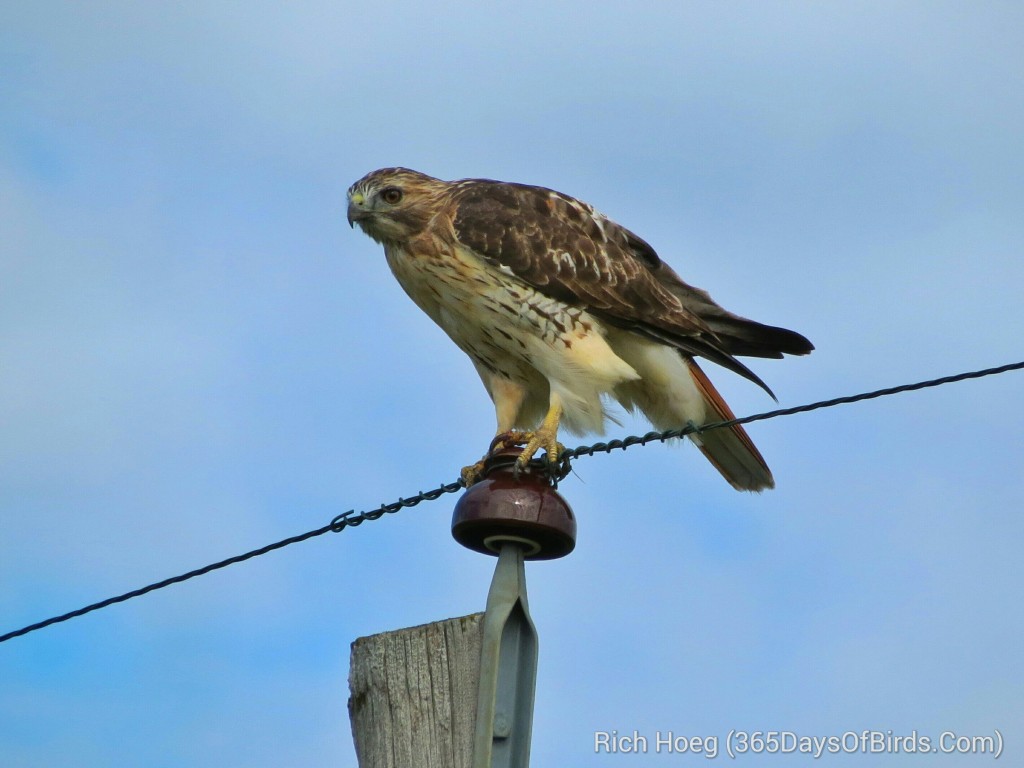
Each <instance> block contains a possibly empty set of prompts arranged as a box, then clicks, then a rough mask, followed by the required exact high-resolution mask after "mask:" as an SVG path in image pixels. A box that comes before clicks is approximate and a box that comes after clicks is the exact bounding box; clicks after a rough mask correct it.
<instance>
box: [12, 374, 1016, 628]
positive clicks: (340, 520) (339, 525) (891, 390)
mask: <svg viewBox="0 0 1024 768" xmlns="http://www.w3.org/2000/svg"><path fill="white" fill-rule="evenodd" d="M1022 368H1024V361H1021V362H1019V363H1009V364H1007V365H1001V366H998V367H996V368H985V369H982V370H979V371H969V372H966V373H958V374H955V375H953V376H943V377H941V378H938V379H929V380H927V381H919V382H915V383H913V384H902V385H900V386H896V387H886V388H885V389H876V390H874V391H872V392H863V393H860V394H857V395H847V396H845V397H836V398H832V399H831V400H819V401H818V402H815V403H808V404H806V405H798V406H795V407H792V408H779V409H777V410H774V411H765V412H764V413H757V414H754V415H752V416H744V417H743V418H739V419H731V420H729V421H718V422H715V423H713V424H705V425H703V426H701V427H696V426H692V425H691V426H687V427H684V428H682V429H669V430H664V431H662V432H648V433H647V434H646V435H642V436H638V435H630V436H629V437H624V438H620V439H615V440H610V441H608V442H599V443H594V444H592V445H581V446H579V447H577V448H571V449H569V450H566V451H564V452H563V453H562V456H561V457H560V462H561V471H560V472H559V473H558V474H559V475H561V476H564V473H568V468H569V461H570V460H572V459H577V458H580V457H581V456H593V455H594V454H595V453H610V452H611V451H614V450H625V449H627V448H629V447H631V446H634V445H647V444H648V443H652V442H664V441H666V440H671V439H673V438H677V437H683V436H685V435H690V434H694V433H696V434H700V433H703V432H710V431H711V430H714V429H722V428H725V427H732V426H736V425H738V424H750V423H752V422H755V421H767V420H768V419H774V418H777V417H779V416H792V415H794V414H797V413H808V412H810V411H816V410H819V409H821V408H832V407H835V406H837V405H847V404H850V403H859V402H862V401H864V400H874V399H876V398H879V397H888V396H889V395H897V394H900V393H902V392H914V391H917V390H921V389H929V388H932V387H939V386H943V385H945V384H953V383H955V382H959V381H967V380H968V379H980V378H983V377H985V376H994V375H997V374H1001V373H1008V372H1009V371H1017V370H1020V369H1022ZM462 487H463V483H462V481H461V480H457V481H454V482H451V483H445V484H442V485H441V486H439V487H438V488H435V489H433V490H430V491H420V492H419V493H417V494H416V495H415V496H411V497H409V498H399V499H398V501H394V502H391V503H390V504H381V505H380V506H379V507H377V508H375V509H372V510H368V511H363V512H356V511H355V510H349V511H348V512H343V513H342V514H340V515H338V516H337V517H335V518H334V519H333V520H331V522H330V523H328V524H327V525H325V526H322V527H320V528H316V529H314V530H312V531H307V532H306V533H301V534H299V535H297V536H290V537H288V538H287V539H282V540H281V541H277V542H274V543H273V544H267V545H266V546H264V547H260V548H259V549H254V550H252V551H250V552H246V553H245V554H242V555H235V556H234V557H229V558H227V559H226V560H220V561H219V562H216V563H211V564H210V565H205V566H203V567H202V568H196V569H195V570H192V571H188V572H187V573H183V574H181V575H179V576H172V577H171V578H168V579H164V580H162V581H157V582H154V583H153V584H149V585H148V586H145V587H140V588H139V589H133V590H132V591H130V592H125V593H124V594H122V595H117V596H116V597H109V598H107V599H106V600H101V601H100V602H98V603H92V604H91V605H86V606H84V607H82V608H78V609H77V610H74V611H70V612H68V613H64V614H61V615H60V616H53V617H51V618H49V619H45V620H44V621H40V622H36V623H35V624H30V625H28V626H26V627H22V628H21V629H16V630H14V631H13V632H8V633H6V634H4V635H0V643H3V642H6V641H8V640H12V639H13V638H15V637H21V636H22V635H27V634H29V633H30V632H35V631H36V630H39V629H43V628H44V627H49V626H51V625H53V624H59V623H61V622H64V621H69V620H70V619H75V618H78V617H79V616H84V615H85V614H87V613H92V612H93V611H98V610H100V609H101V608H106V607H108V606H111V605H115V604H116V603H123V602H125V601H126V600H131V599H132V598H135V597H141V596H142V595H145V594H148V593H150V592H155V591H156V590H158V589H163V588H164V587H169V586H171V585H172V584H180V583H181V582H183V581H188V580H189V579H194V578H196V577H197V576H204V575H205V574H207V573H210V572H212V571H216V570H220V569H221V568H227V567H228V566H229V565H234V564H235V563H241V562H244V561H245V560H250V559H252V558H254V557H259V556H260V555H265V554H267V553H268V552H273V551H274V550H276V549H282V548H284V547H287V546H289V545H291V544H298V543H299V542H300V541H306V540H307V539H312V538H315V537H317V536H322V535H323V534H325V533H340V532H341V531H343V530H345V529H346V528H355V527H356V526H358V525H361V524H362V523H364V522H366V521H367V520H377V519H378V518H380V517H382V516H384V515H385V514H391V513H394V512H398V511H399V510H401V509H404V508H406V507H414V506H416V505H417V504H420V503H421V502H424V501H433V500H434V499H437V498H439V497H441V496H443V495H445V494H447V493H454V492H455V491H457V490H459V489H460V488H462Z"/></svg>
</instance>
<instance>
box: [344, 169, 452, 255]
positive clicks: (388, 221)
mask: <svg viewBox="0 0 1024 768" xmlns="http://www.w3.org/2000/svg"><path fill="white" fill-rule="evenodd" d="M446 188H447V185H446V184H445V183H444V182H443V181H441V180H440V179H435V178H434V177H433V176H427V175H426V174H424V173H419V172H418V171H411V170H409V169H408V168H381V169H380V170H378V171H373V172H372V173H368V174H366V175H365V176H363V178H361V179H360V180H359V181H357V182H356V183H355V184H353V185H352V186H351V187H349V189H348V223H349V226H355V225H356V224H358V225H359V227H360V229H362V230H363V232H365V233H366V234H368V235H369V236H370V237H372V238H373V239H374V240H376V241H377V242H378V243H379V242H383V241H390V242H401V241H404V240H408V239H409V238H410V237H413V236H414V235H416V234H418V233H419V232H420V231H422V230H423V228H424V227H426V225H427V223H428V222H429V221H430V219H431V217H432V216H433V215H434V213H435V212H436V207H435V201H436V199H437V196H438V195H439V194H440V193H441V192H443V191H444V190H445V189H446Z"/></svg>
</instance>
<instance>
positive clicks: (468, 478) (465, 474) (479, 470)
mask: <svg viewBox="0 0 1024 768" xmlns="http://www.w3.org/2000/svg"><path fill="white" fill-rule="evenodd" d="M486 459H487V457H486V456H484V458H482V459H480V461H478V462H477V463H476V464H470V465H469V466H468V467H463V468H462V471H461V472H460V473H459V474H460V475H461V477H462V484H463V485H464V486H466V487H467V488H469V487H470V486H471V485H473V484H474V483H476V482H477V481H478V480H480V477H481V476H482V475H483V473H484V461H485V460H486Z"/></svg>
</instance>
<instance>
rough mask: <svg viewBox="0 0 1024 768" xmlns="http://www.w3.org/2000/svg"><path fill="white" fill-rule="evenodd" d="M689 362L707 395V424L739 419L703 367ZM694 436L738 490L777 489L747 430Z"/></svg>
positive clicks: (693, 373) (704, 452)
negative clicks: (705, 373)
mask: <svg viewBox="0 0 1024 768" xmlns="http://www.w3.org/2000/svg"><path fill="white" fill-rule="evenodd" d="M686 363H687V366H688V368H689V370H690V375H691V376H692V377H693V383H694V384H696V385H697V389H699V390H700V392H701V394H702V395H703V396H704V402H705V404H706V406H707V411H708V417H707V419H706V422H705V423H709V424H710V423H712V422H715V421H729V420H730V419H735V418H736V416H735V415H734V414H733V412H732V409H730V408H729V406H728V404H726V402H725V400H723V399H722V396H721V395H720V394H718V390H716V389H715V388H714V386H713V385H712V384H711V381H710V380H709V379H708V377H707V376H705V375H704V371H702V370H701V369H700V366H698V365H697V363H696V362H695V361H694V360H692V359H687V360H686ZM693 437H694V438H696V439H695V440H694V442H696V443H697V446H698V447H699V448H700V450H701V453H703V454H704V455H705V456H706V457H707V459H708V461H710V462H711V463H712V464H713V465H714V467H715V469H717V470H718V471H719V472H721V473H722V477H724V478H725V479H726V480H728V481H729V484H730V485H731V486H732V487H733V488H735V489H736V490H738V491H763V490H765V489H766V488H774V487H775V479H774V478H773V477H772V472H771V470H770V469H768V464H767V463H766V462H765V460H764V457H763V456H761V452H760V451H758V450H757V447H756V446H755V445H754V441H753V440H751V439H750V435H748V434H747V432H746V430H745V429H743V427H741V426H738V425H737V426H734V427H722V428H720V429H713V430H711V431H710V432H706V433H704V434H701V435H694V436H693Z"/></svg>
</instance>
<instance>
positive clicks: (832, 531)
mask: <svg viewBox="0 0 1024 768" xmlns="http://www.w3.org/2000/svg"><path fill="white" fill-rule="evenodd" d="M1021 30H1024V11H1022V9H1021V8H1020V7H1019V6H1017V5H1016V4H1011V3H997V2H991V3H975V4H962V3H941V2H931V3H899V4H892V3H872V2H867V3H857V4H852V3H851V4H839V3H809V2H794V3H752V2H748V3H730V4H724V3H710V2H709V3H690V2H686V3H668V2H664V3H662V2H659V3H649V4H646V6H645V7H644V8H638V7H634V6H630V7H628V8H627V7H626V6H625V5H622V4H611V3H582V2H565V3H558V4H552V3H533V2H520V3H515V4H511V3H502V4H493V5H492V4H470V3H462V2H447V3H433V4H420V3H410V2H406V1H405V0H399V1H398V2H393V3H378V4H372V5H371V4H354V3H296V4H289V5H288V6H287V7H281V6H279V5H275V4H269V3H245V4H241V3H215V4H207V3H179V4H176V5H173V6H171V5H160V4H138V3H104V4H101V5H98V6H93V7H87V6H84V5H82V4H77V3H47V2H40V3H33V4H31V5H30V4H25V3H22V4H13V3H7V4H5V5H4V6H3V8H2V10H0V71H2V72H3V76H2V77H0V233H2V236H0V504H2V508H0V515H2V517H0V520H2V531H3V534H2V536H0V623H2V626H0V630H3V631H7V630H9V629H14V628H17V627H20V626H22V625H24V624H28V623H31V622H33V621H36V620H39V619H42V618H45V617H47V616H49V615H51V614H54V613H61V612H64V611H66V610H70V609H73V608H76V607H78V606H80V605H83V604H85V603H89V602H92V601H94V600H97V599H101V598H103V597H106V596H108V595H110V594H115V593H120V592H123V591H126V590H128V589H132V588H134V587H137V586H141V585H143V584H146V583H149V582H151V581H155V580H158V579H161V578H164V577H166V576H170V575H173V574H175V573H179V572H182V571H185V570H189V569H191V568H194V567H197V566H200V565H203V564H205V563H207V562H210V561H212V560H217V559H220V558H223V557H227V556H230V555H233V554H237V553H239V552H243V551H245V550H248V549H251V548H254V547H258V546H261V545H263V544H265V543H268V542H271V541H275V540H277V539H281V538H284V537H286V536H289V535H292V534H295V533H300V532H302V531H306V530H309V529H311V528H315V527H319V526H320V525H322V524H324V523H325V522H327V521H328V520H330V519H331V518H332V517H333V516H334V515H336V514H338V513H339V512H342V511H344V510H346V509H349V508H357V509H361V508H367V507H372V506H375V505H377V504H379V503H381V502H386V501H391V500H393V499H395V498H397V497H398V496H401V495H406V496H407V495H410V494H411V493H414V492H415V491H417V490H419V489H421V488H427V487H432V486H436V485H439V484H440V483H441V482H446V481H449V480H451V479H453V478H454V477H455V476H457V473H458V469H459V467H461V466H462V465H464V464H466V463H468V462H469V461H471V460H473V459H475V458H476V457H477V456H478V455H479V454H480V453H481V451H482V450H483V448H484V447H485V445H486V442H487V440H488V439H489V437H490V433H491V430H492V422H493V413H492V409H491V406H490V403H489V401H488V399H487V397H486V394H485V393H484V391H483V388H482V387H481V385H480V383H479V381H478V380H477V378H476V375H475V373H474V372H473V369H472V367H471V365H470V363H469V361H468V359H466V358H465V357H464V356H463V355H462V353H461V352H459V351H458V350H457V349H456V348H455V347H454V346H453V345H452V344H451V343H450V342H449V341H448V340H447V339H446V338H445V337H444V335H443V333H442V332H441V331H439V330H438V329H437V328H435V327H433V325H432V324H431V323H430V321H429V320H428V319H427V318H426V317H425V316H423V315H422V314H421V313H420V312H419V310H418V309H417V308H416V307H415V306H413V305H412V303H411V302H410V301H409V300H408V299H407V298H406V297H405V296H404V294H403V293H402V291H401V290H400V289H399V287H398V285H397V284H396V283H395V282H394V280H393V278H392V277H391V276H390V274H389V273H388V270H387V267H386V265H385V263H384V260H383V258H382V254H381V253H380V251H379V248H378V247H377V246H376V245H375V244H374V243H372V242H371V241H370V240H369V239H368V238H366V237H364V236H362V235H360V234H359V233H358V232H352V231H350V230H349V229H348V227H347V225H346V223H345V215H344V214H345V212H344V193H345V190H346V188H347V187H348V186H349V184H351V183H352V182H353V181H354V180H356V179H357V178H359V177H361V176H362V175H363V174H364V173H366V172H368V171H370V170H372V169H374V168H377V167H381V166H388V165H405V166H409V167H412V168H416V169H418V170H421V171H424V172H427V173H430V174H432V175H435V176H439V177H442V178H461V177H467V176H485V177H491V178H498V179H504V180H510V181H520V182H527V183H536V184H542V185H545V186H549V187H554V188H556V189H559V190H561V191H564V192H567V193H569V194H573V195H575V196H577V197H580V198H582V199H584V200H587V201H588V202H590V203H592V204H594V205H596V206H597V207H598V208H599V209H601V210H602V211H604V212H605V213H607V214H608V215H609V216H611V217H612V218H613V219H615V220H617V221H619V222H620V223H622V224H624V225H625V226H627V227H629V228H631V229H633V230H634V231H636V232H637V233H639V234H640V235H641V236H642V237H644V238H645V239H646V240H648V241H649V242H650V243H652V244H653V245H654V247H655V248H656V249H657V250H658V251H659V253H660V254H661V255H662V256H663V258H665V260H666V261H668V262H669V263H671V264H672V265H673V266H674V267H675V268H676V269H677V271H679V272H680V274H681V275H682V276H683V277H684V279H686V280H688V281H689V282H692V283H693V284H695V285H698V286H700V287H703V288H706V289H708V290H709V291H711V293H712V295H713V296H714V297H715V298H716V299H717V300H718V301H719V302H720V303H722V304H723V305H724V306H726V307H727V308H729V309H731V310H734V311H736V312H739V313H740V314H743V315H746V316H750V317H753V318H756V319H759V320H762V321H765V322H769V323H772V324H778V325H783V326H786V327H791V328H794V329H796V330H799V331H800V332H802V333H804V334H806V335H807V336H808V337H809V338H810V339H811V340H812V341H813V342H814V343H815V344H816V346H817V351H816V352H815V353H814V354H813V355H811V356H810V357H808V358H804V359H790V360H786V361H755V362H754V364H753V367H754V369H755V370H756V371H757V372H758V373H759V374H760V375H761V376H762V377H763V378H764V379H765V380H766V381H767V382H768V383H769V385H770V386H771V387H772V388H773V389H774V391H775V392H776V393H777V394H778V395H779V398H780V402H781V403H782V405H796V404H800V403H802V402H806V401H809V400H814V399H819V398H825V397H831V396H834V395H839V394H847V393H853V392H858V391H862V390H865V389H871V388H875V387H880V386H886V385H890V384H898V383H902V382H905V381H913V380H917V379H921V378H929V377H932V376H938V375H943V374H947V373H954V372H957V371H960V370H968V369H972V368H980V367H986V366H990V365H998V364H1001V363H1004V362H1010V361H1014V360H1018V359H1021V358H1022V357H1024V355H1022V354H1021V352H1022V345H1021V337H1022V332H1024V319H1022V318H1024V313H1022V312H1021V309H1020V286H1021V285H1022V284H1024V258H1022V253H1024V219H1022V217H1021V211H1022V210H1024V145H1022V143H1021V141H1020V137H1021V135H1024V97H1022V93H1024V91H1022V83H1024V58H1022V57H1021V54H1020V51H1021V46H1022V43H1024V41H1022V32H1021ZM706 369H707V370H708V372H709V374H710V375H711V376H712V378H713V379H714V381H715V382H716V384H717V385H718V386H719V388H720V389H721V390H722V392H723V393H724V394H725V395H726V397H727V398H728V399H729V401H730V402H731V403H732V405H733V407H734V409H735V410H736V411H737V413H739V414H747V413H753V412H756V411H760V410H765V409H768V408H770V407H772V406H773V404H772V402H771V401H770V400H769V399H768V398H767V397H766V396H764V394H763V393H761V392H760V391H759V390H757V388H756V387H754V386H752V385H750V384H749V383H748V382H745V381H742V380H740V379H738V377H735V376H733V375H732V374H730V373H729V372H727V371H724V370H715V369H713V367H712V366H710V365H709V366H707V368H706ZM1022 381H1024V379H1022V378H1021V374H1007V375H1005V376H1001V377H997V378H993V379H986V380H983V381H978V382H969V383H965V384H958V385H954V386H949V387H944V388H941V389H939V390H932V391H928V392H922V393H917V394H910V395H904V396H900V397H898V398H891V399H887V400H883V401H876V402H872V403H868V404H862V405H856V406H849V407H845V408H837V409H832V410H828V411H822V412H817V413H815V414H809V415H803V416H796V417H792V418H786V419H780V420H775V421H771V422H766V423H764V424H760V425H757V426H754V427H752V428H751V434H752V436H753V437H754V439H755V440H756V442H757V443H758V445H759V446H760V448H761V450H762V452H763V453H764V454H765V456H766V457H767V459H768V461H769V463H770V464H771V465H772V469H773V470H774V473H775V476H776V480H777V482H778V488H777V489H776V490H775V491H772V492H769V493H766V494H763V495H760V496H755V495H745V494H739V493H736V492H734V491H732V490H731V489H730V488H729V487H728V486H727V485H726V484H725V483H724V482H723V481H722V480H721V479H720V478H719V477H718V476H717V474H716V473H715V472H714V470H713V469H711V468H710V467H709V466H708V465H707V464H706V463H705V462H704V461H703V460H702V459H701V458H700V457H699V455H698V454H697V452H696V451H694V450H693V449H692V448H691V447H687V446H681V447H665V446H650V447H646V448H642V449H640V448H638V449H634V450H631V451H629V452H627V453H624V454H619V455H616V456H615V457H604V456H602V457H594V458H590V459H583V460H580V461H578V462H577V463H576V475H575V476H574V477H572V478H570V479H569V480H567V481H566V482H565V483H564V485H563V489H562V490H563V492H564V494H565V496H566V497H567V499H568V500H569V502H570V503H571V504H572V505H573V507H574V509H575V511H576V514H577V516H578V518H579V525H580V533H579V542H578V547H577V550H576V552H574V553H573V555H572V556H571V557H569V558H567V559H564V560H561V561H554V562H548V563H537V564H533V565H531V566H529V568H528V572H527V577H528V582H529V588H530V599H531V607H532V610H533V614H534V618H535V621H536V623H537V626H538V630H539V632H540V637H541V662H540V674H539V680H538V698H537V705H536V722H535V728H534V748H533V754H534V764H536V765H560V764H565V765H591V764H595V765H596V764H607V765H614V764H617V763H619V762H622V761H623V760H633V761H635V762H638V763H645V762H650V763H651V764H655V765H656V764H659V761H660V762H664V761H665V760H673V759H677V758H672V757H670V756H665V755H660V756H659V755H653V754H649V755H647V756H644V757H637V758H626V757H624V756H622V755H595V754H594V751H593V734H594V732H595V731H597V730H611V729H617V730H619V731H620V732H631V731H632V730H634V729H637V730H639V731H640V732H642V733H648V734H650V733H653V732H655V731H657V730H662V731H666V730H674V731H675V732H676V733H677V734H684V735H718V736H720V737H724V735H725V733H727V732H728V731H729V729H731V728H736V729H743V728H746V729H750V730H757V729H762V730H770V729H782V730H791V731H794V732H797V733H799V734H801V735H812V736H827V735H831V734H841V733H843V732H845V731H848V730H857V731H859V730H861V729H864V728H872V729H878V730H883V731H884V730H888V729H892V730H893V731H894V732H896V733H897V734H902V733H908V732H910V731H911V730H912V729H917V731H918V732H919V733H921V734H927V735H931V736H932V737H933V738H937V737H938V735H939V733H941V732H942V731H946V730H952V731H955V732H957V733H960V734H968V735H978V734H980V735H986V734H991V733H992V732H993V730H994V729H997V728H998V729H1000V730H1001V731H1002V733H1003V735H1004V737H1005V740H1006V744H1007V747H1006V750H1007V751H1006V759H1010V760H1011V762H1012V760H1013V759H1014V758H1012V755H1013V754H1017V755H1018V757H1019V755H1020V754H1021V751H1020V750H1021V747H1020V745H1021V743H1022V741H1024V697H1022V691H1024V663H1022V661H1024V646H1022V644H1021V642H1020V638H1021V636H1022V634H1024V609H1022V608H1021V601H1020V599H1019V596H1020V594H1021V593H1022V592H1024V575H1022V573H1021V569H1020V566H1019V562H1020V555H1019V551H1020V543H1021V542H1022V541H1024V518H1022V516H1021V514H1020V510H1021V507H1022V503H1024V472H1022V471H1021V464H1022V458H1024V455H1022V450H1021V447H1020V437H1019V435H1020V432H1021V429H1022V427H1024V417H1022V413H1021V387H1022ZM646 429H647V427H646V425H644V424H642V423H640V422H638V421H635V420H632V419H629V418H625V419H624V424H623V427H622V433H623V434H625V433H630V432H637V431H646ZM453 503H454V497H453V496H448V497H445V498H444V499H442V500H439V501H436V502H433V503H431V504H428V505H424V506H421V507H418V508H416V509H413V510H406V511H403V512H401V513H400V514H398V515H394V516H388V517H387V518H385V519H382V520H380V521H378V522H376V523H374V524H372V525H369V524H368V525H365V526H362V527H360V528H358V529H355V530H350V531H347V532H345V533H343V534H341V535H339V536H328V537H321V538H319V539H316V540H314V541H310V542H306V543H303V544H299V545H296V546H294V547H291V548H288V549H286V550H283V551H280V552H277V553H275V554H272V555H268V556H267V557H263V558H259V559H257V560H254V561H251V562H248V563H246V564H243V565H239V566H236V567H233V568H230V569H227V570H225V571H222V572H219V573H217V574H213V575H210V576H207V577H204V578H202V579H198V580H195V581H193V582H190V583H188V584H185V585H179V586H175V587H172V588H170V589H167V590H165V591H162V592H159V593H155V594H152V595H149V596H146V597H144V598H142V599H139V600H136V601H132V602H129V603H127V604H124V605H120V606H116V607H113V608H110V609H108V610H105V611H102V612H99V613H96V614H93V615H90V616H88V617H84V618H82V619H79V620H76V621H72V622H69V623H67V624H64V625H60V626H55V627H52V628H49V629H46V630H44V631H41V632H38V633H36V634H34V635H31V636H28V637H24V638H20V639H16V640H13V641H10V642H8V643H5V644H3V645H2V646H0V764H2V765H4V766H19V768H20V767H22V766H24V767H34V766H48V767H49V766H65V765H68V766H70V765H74V766H89V767H91V766H110V765H152V766H205V765H246V766H278V765H303V766H328V765H331V766H334V765H354V762H355V758H354V751H353V748H352V745H351V736H350V733H349V730H348V720H347V713H346V700H347V695H348V693H347V681H346V676H347V669H348V649H349V644H350V643H351V642H352V641H353V640H355V639H356V638H357V637H360V636H364V635H368V634H372V633H376V632H380V631H385V630H389V629H397V628H401V627H407V626H413V625H416V624H420V623H424V622H430V621H435V620H440V619H443V618H447V617H451V616H458V615H463V614H467V613H471V612H474V611H476V610H480V609H482V607H483V604H484V600H485V597H486V590H487V585H488V582H489V579H490V575H491V572H492V569H493V565H494V561H493V560H492V559H490V558H486V557H482V556H480V555H477V554H475V553H472V552H469V551H468V550H463V549H461V548H460V547H459V546H458V545H457V544H455V543H454V542H453V541H452V540H451V538H450V535H449V532H448V526H449V521H450V514H451V509H452V505H453ZM720 759H721V758H720ZM787 760H788V761H789V762H790V763H792V764H794V765H800V764H810V763H811V762H813V761H811V760H808V759H803V762H801V760H802V758H800V757H797V756H790V757H789V758H787ZM912 760H913V758H910V757H907V756H903V755H899V756H888V757H887V756H877V755H876V756H860V757H850V758H845V759H844V758H832V761H833V762H836V763H841V764H844V765H845V764H857V765H872V766H878V765H882V766H887V765H903V764H904V763H907V762H910V761H912ZM936 760H937V761H939V758H936ZM989 760H991V757H985V756H975V757H971V756H948V757H943V758H941V764H943V765H946V764H948V765H957V766H960V765H975V764H978V765H980V764H982V763H987V762H988V761H989ZM749 762H750V764H760V760H755V759H751V760H750V761H749ZM787 764H788V763H787ZM937 764H938V763H937Z"/></svg>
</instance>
